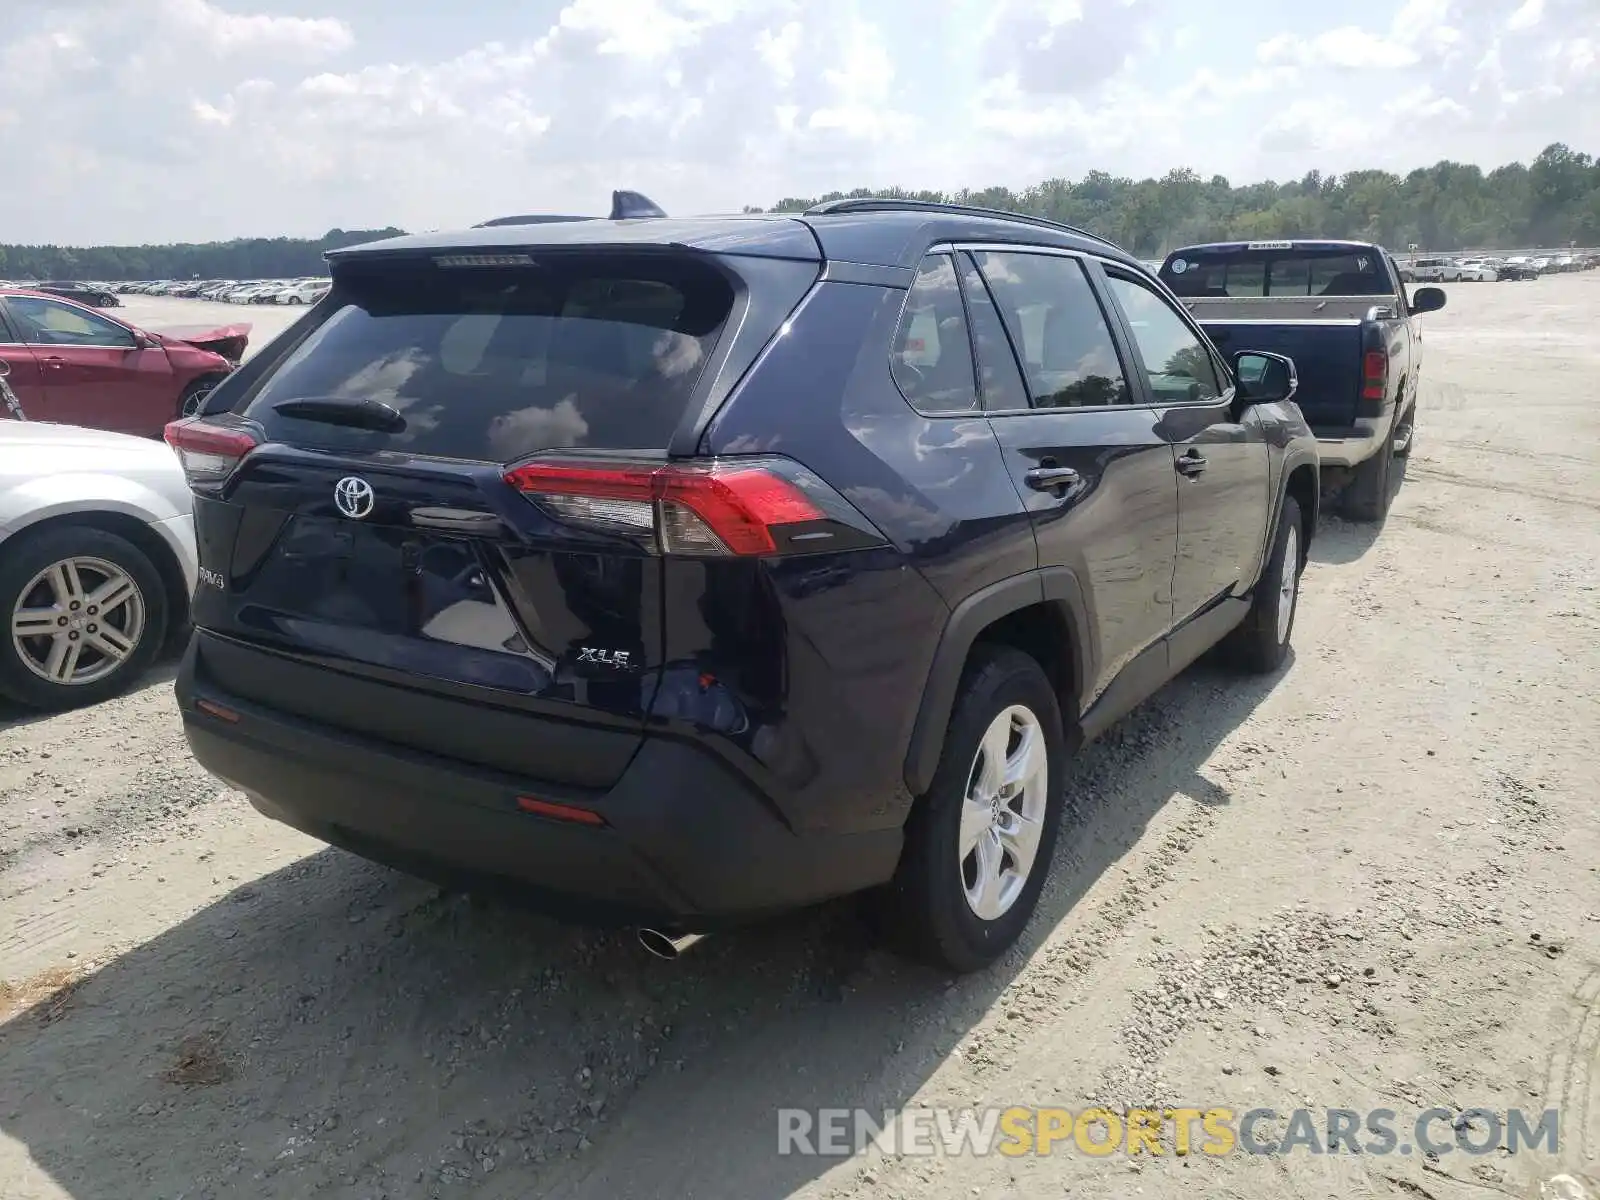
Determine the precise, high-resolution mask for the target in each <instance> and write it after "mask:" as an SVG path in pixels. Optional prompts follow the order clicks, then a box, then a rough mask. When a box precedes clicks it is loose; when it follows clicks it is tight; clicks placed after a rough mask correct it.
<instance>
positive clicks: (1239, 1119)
mask: <svg viewBox="0 0 1600 1200" xmlns="http://www.w3.org/2000/svg"><path fill="white" fill-rule="evenodd" d="M1559 1142H1560V1118H1559V1115H1558V1113H1557V1110H1555V1109H1545V1110H1544V1111H1543V1112H1539V1113H1534V1112H1529V1111H1524V1110H1522V1109H1511V1110H1509V1111H1507V1112H1500V1111H1496V1110H1493V1109H1488V1108H1469V1109H1463V1110H1461V1111H1456V1110H1453V1109H1447V1108H1429V1109H1424V1110H1422V1111H1420V1112H1418V1113H1416V1114H1415V1115H1412V1116H1403V1115H1402V1114H1400V1113H1398V1112H1396V1111H1395V1110H1393V1109H1388V1108H1375V1109H1371V1110H1368V1111H1366V1112H1362V1111H1359V1110H1357V1109H1353V1108H1324V1109H1311V1108H1297V1109H1292V1110H1289V1111H1287V1112H1284V1113H1279V1112H1276V1111H1275V1110H1273V1109H1269V1108H1251V1109H1246V1110H1244V1111H1243V1112H1240V1111H1239V1110H1237V1109H1233V1108H1222V1107H1213V1108H1166V1109H1155V1108H1149V1109H1140V1108H1134V1109H1127V1110H1124V1111H1121V1112H1113V1111H1111V1110H1109V1109H1104V1108H1085V1109H1079V1110H1073V1109H1067V1108H1024V1107H1011V1108H986V1109H970V1108H968V1109H953V1108H909V1109H904V1110H901V1111H899V1112H894V1111H888V1112H876V1113H874V1112H869V1111H868V1110H866V1109H852V1108H822V1109H804V1108H784V1109H779V1110H778V1153H779V1154H782V1155H791V1154H799V1155H812V1156H817V1157H838V1158H845V1157H849V1156H851V1155H854V1154H859V1153H861V1152H862V1151H864V1150H866V1149H867V1148H868V1147H877V1148H878V1149H879V1150H881V1151H883V1152H884V1153H886V1154H903V1155H913V1156H915V1155H921V1156H943V1157H951V1158H954V1157H964V1156H973V1157H983V1156H986V1155H990V1154H1001V1155H1006V1156H1011V1157H1021V1156H1024V1155H1050V1154H1062V1153H1067V1154H1085V1155H1089V1156H1091V1157H1101V1158H1103V1157H1109V1156H1111V1155H1117V1154H1121V1155H1128V1156H1135V1155H1141V1154H1150V1155H1163V1154H1173V1155H1187V1154H1205V1155H1211V1156H1216V1157H1220V1156H1223V1155H1229V1154H1240V1153H1243V1154H1266V1155H1275V1154H1371V1155H1389V1154H1399V1155H1411V1154H1429V1155H1434V1156H1439V1155H1445V1154H1470V1155H1486V1154H1494V1153H1497V1152H1499V1151H1501V1150H1502V1149H1503V1150H1505V1151H1507V1152H1509V1153H1512V1154H1516V1153H1520V1152H1522V1151H1524V1150H1527V1151H1534V1150H1544V1151H1546V1152H1548V1153H1550V1154H1554V1153H1556V1151H1557V1150H1558V1149H1559Z"/></svg>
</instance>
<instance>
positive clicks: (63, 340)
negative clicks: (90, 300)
mask: <svg viewBox="0 0 1600 1200" xmlns="http://www.w3.org/2000/svg"><path fill="white" fill-rule="evenodd" d="M7 304H8V306H9V307H10V309H11V313H12V316H14V317H15V318H16V320H17V323H18V324H19V325H21V326H22V336H23V338H24V339H25V340H26V341H27V342H29V343H30V344H31V345H35V346H109V347H127V348H128V349H132V348H133V347H134V346H135V345H137V342H135V340H134V336H133V332H132V331H131V330H129V329H128V328H127V327H125V326H122V325H118V324H117V323H116V322H115V321H108V320H106V319H105V318H104V317H97V316H95V315H94V314H93V313H90V312H86V311H84V310H83V309H81V308H78V307H76V306H75V305H71V304H62V303H60V302H59V301H56V300H42V299H40V298H38V297H36V296H13V297H12V298H11V299H10V300H9V301H7Z"/></svg>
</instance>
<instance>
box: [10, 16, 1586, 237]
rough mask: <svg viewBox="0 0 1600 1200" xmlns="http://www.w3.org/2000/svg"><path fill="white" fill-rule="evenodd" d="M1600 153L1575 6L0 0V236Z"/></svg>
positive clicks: (428, 223)
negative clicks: (1089, 174)
mask: <svg viewBox="0 0 1600 1200" xmlns="http://www.w3.org/2000/svg"><path fill="white" fill-rule="evenodd" d="M1558 140H1559V141H1566V142H1568V143H1570V144H1572V145H1573V146H1574V147H1575V148H1577V149H1581V150H1585V151H1588V152H1590V153H1600V0H1342V2H1341V3H1338V4H1336V5H1318V4H1311V3H1307V2H1305V0H942V3H941V0H569V2H567V3H562V0H458V2H457V3H453V4H450V3H439V2H438V0H426V2H424V0H15V2H14V3H11V4H7V5H6V6H5V18H4V19H3V20H0V178H3V179H4V186H3V187H0V242H33V241H53V242H61V243H73V244H83V243H105V242H132V241H173V240H208V239H211V238H220V237H232V236H244V235H272V234H280V233H284V234H297V235H302V234H310V235H317V234H320V233H322V232H323V231H324V230H326V229H328V228H331V227H334V226H340V227H344V228H371V227H376V226H382V225H387V224H395V225H400V226H403V227H406V228H412V229H427V228H438V227H442V226H450V225H459V224H464V223H470V222H473V221H477V220H481V219H484V218H486V217H490V216H494V215H496V214H501V213H506V212H526V211H530V210H533V211H537V210H541V209H544V210H551V209H554V210H565V211H579V212H594V211H600V210H603V208H604V206H605V205H606V204H607V203H608V202H609V195H610V189H611V188H613V187H634V188H639V189H642V190H644V191H645V192H647V193H648V194H649V195H651V196H652V197H654V198H655V199H656V200H657V201H658V202H660V203H661V204H662V205H663V206H664V207H666V208H667V209H668V211H672V212H683V213H688V212H715V211H729V210H737V209H738V208H739V207H740V206H742V205H744V204H760V205H767V204H772V203H775V202H776V201H777V200H779V199H781V198H783V197H785V196H792V195H802V196H803V195H813V194H816V193H819V192H822V191H826V190H829V189H834V188H849V187H854V186H872V185H879V186H881V185H885V184H901V185H906V186H916V187H940V188H953V187H960V186H964V185H970V186H983V185H986V184H991V183H1004V184H1009V185H1013V186H1022V185H1025V184H1028V183H1030V182H1035V181H1037V180H1040V179H1043V178H1047V177H1051V176H1060V175H1066V176H1069V177H1077V176H1081V175H1082V174H1083V173H1084V172H1086V171H1088V170H1090V169H1092V168H1101V169H1104V170H1108V171H1111V172H1114V173H1117V174H1129V175H1136V176H1142V175H1149V174H1160V173H1162V172H1164V171H1166V170H1167V169H1169V168H1171V167H1174V166H1180V165H1187V166H1192V167H1194V168H1196V169H1197V170H1200V171H1201V172H1203V173H1205V174H1208V175H1209V174H1212V173H1216V172H1221V173H1223V174H1225V175H1227V176H1228V177H1229V178H1230V179H1232V180H1233V181H1234V182H1235V183H1240V182H1245V181H1249V180H1255V179H1260V178H1269V177H1272V178H1284V177H1298V176H1299V175H1301V174H1303V173H1304V172H1305V171H1307V170H1308V169H1310V168H1312V167H1318V168H1320V169H1322V170H1323V171H1325V172H1328V171H1332V172H1338V171H1345V170H1350V169H1353V168H1357V167H1367V166H1382V167H1387V168H1390V169H1393V170H1397V171H1405V170H1407V169H1409V168H1411V167H1413V166H1417V165H1422V164H1425V163H1429V162H1432V161H1435V160H1437V159H1439V158H1445V157H1448V158H1455V159H1459V160H1464V161H1470V162H1477V163H1481V164H1485V165H1495V164H1498V163H1500V162H1504V161H1507V160H1509V159H1515V158H1521V159H1527V158H1530V157H1531V156H1532V155H1534V154H1536V153H1537V152H1538V151H1539V150H1540V149H1541V148H1542V147H1543V146H1545V145H1546V144H1547V143H1549V142H1552V141H1558Z"/></svg>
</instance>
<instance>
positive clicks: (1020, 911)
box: [878, 644, 1067, 972]
mask: <svg viewBox="0 0 1600 1200" xmlns="http://www.w3.org/2000/svg"><path fill="white" fill-rule="evenodd" d="M1012 705H1021V706H1023V707H1025V708H1027V709H1028V710H1030V711H1031V712H1032V713H1033V715H1034V716H1035V717H1036V718H1037V720H1038V725H1039V729H1040V731H1041V733H1042V735H1043V740H1044V749H1045V755H1046V758H1045V779H1046V783H1045V787H1044V791H1045V797H1044V811H1043V815H1042V818H1041V829H1040V835H1039V845H1038V849H1037V850H1036V852H1035V854H1034V859H1033V865H1032V868H1031V870H1030V872H1029V874H1028V876H1027V877H1026V879H1025V881H1024V883H1023V886H1022V889H1021V891H1020V892H1019V893H1018V894H1017V896H1016V899H1015V900H1014V901H1013V902H1012V904H1011V906H1010V907H1009V908H1008V909H1006V911H1005V912H1004V913H1002V914H1001V915H1000V916H999V917H997V918H995V919H993V920H984V919H982V918H980V917H979V916H978V915H977V914H976V913H975V912H974V911H973V909H972V907H971V905H969V904H968V902H967V897H966V891H965V887H964V883H963V875H962V872H963V870H964V866H963V863H962V861H961V858H960V855H959V853H958V848H959V840H960V834H961V814H962V808H963V806H964V803H965V800H966V796H967V789H968V785H969V783H970V781H971V778H972V773H973V771H974V769H975V768H976V765H977V759H978V753H979V747H980V744H981V742H982V740H983V736H984V734H985V732H986V731H987V730H988V729H989V726H990V725H991V723H993V722H994V721H995V720H996V719H997V718H998V717H999V716H1000V714H1002V713H1003V712H1004V711H1005V710H1006V709H1007V708H1009V707H1011V706H1012ZM1066 762H1067V750H1066V739H1065V737H1064V736H1063V734H1062V730H1061V711H1060V707H1059V705H1058V702H1057V700H1056V695H1055V690H1054V689H1053V688H1052V687H1051V686H1050V680H1049V679H1048V678H1047V677H1046V675H1045V673H1044V671H1043V670H1042V669H1041V668H1040V666H1039V664H1038V663H1037V662H1035V661H1034V660H1033V659H1032V658H1030V657H1029V656H1028V655H1026V654H1024V653H1022V652H1021V651H1020V650H1014V649H1012V648H1010V647H1007V646H986V645H982V644H980V645H979V646H977V647H975V648H974V650H973V653H972V657H971V661H969V662H968V664H967V669H966V673H965V674H964V675H963V677H962V681H961V689H960V691H959V693H958V695H957V698H956V703H955V709H954V711H953V712H952V713H951V715H950V725H949V728H948V729H947V731H946V733H945V740H944V749H943V752H942V753H941V755H940V758H939V766H938V769H937V771H935V773H934V777H933V784H932V786H931V787H929V789H928V792H927V794H926V795H925V796H923V797H922V798H921V799H920V800H918V802H917V804H916V806H915V808H913V810H912V813H911V817H910V819H909V820H908V821H907V822H906V829H905V847H904V849H903V850H902V851H901V855H900V865H899V868H898V869H897V870H896V872H895V877H894V879H893V881H892V882H891V883H890V884H889V886H888V888H886V889H885V891H884V894H883V895H882V897H881V898H880V899H881V905H880V911H879V914H878V916H879V920H880V923H881V925H882V927H883V932H884V934H885V936H886V937H888V938H889V939H890V940H892V941H893V942H895V943H896V944H898V945H899V946H900V948H901V949H903V950H904V951H906V952H907V953H908V954H910V955H912V956H913V957H916V958H920V959H922V960H923V961H925V962H928V963H931V964H932V965H934V966H936V967H940V968H943V969H945V970H950V971H956V972H967V971H976V970H979V969H981V968H983V967H986V966H988V965H989V964H990V963H991V962H993V961H994V960H995V959H996V958H998V957H999V956H1000V955H1001V954H1003V953H1004V952H1005V951H1006V950H1007V949H1009V948H1010V947H1011V946H1012V945H1013V944H1014V943H1015V942H1016V940H1017V938H1018V937H1020V936H1021V934H1022V931H1023V929H1024V927H1025V926H1026V925H1027V923H1028V920H1029V918H1030V917H1032V915H1033V910H1034V908H1035V907H1036V906H1037V905H1038V903H1039V893H1040V891H1041V889H1042V888H1043V887H1044V880H1045V876H1046V875H1048V874H1049V870H1050V859H1051V855H1052V853H1053V851H1054V849H1055V842H1056V834H1057V831H1058V830H1059V828H1060V824H1061V808H1062V797H1061V780H1062V777H1063V775H1064V773H1065V770H1066Z"/></svg>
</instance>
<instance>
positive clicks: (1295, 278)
mask: <svg viewBox="0 0 1600 1200" xmlns="http://www.w3.org/2000/svg"><path fill="white" fill-rule="evenodd" d="M1161 281H1162V282H1163V283H1165V284H1166V285H1167V286H1168V287H1169V288H1171V289H1172V290H1173V292H1175V293H1176V294H1177V295H1179V296H1182V297H1184V298H1186V299H1189V298H1195V297H1206V296H1210V297H1249V296H1392V295H1394V286H1393V284H1392V283H1391V282H1390V280H1389V273H1388V270H1387V269H1386V268H1385V266H1384V262H1383V257H1382V255H1381V254H1379V253H1378V251H1376V250H1373V249H1365V248H1361V247H1339V248H1328V249H1313V248H1311V247H1295V248H1291V249H1276V250H1265V249H1254V250H1252V249H1247V248H1244V247H1239V248H1228V249H1209V248H1206V247H1201V248H1198V249H1193V250H1179V251H1177V252H1175V253H1174V254H1172V255H1169V256H1168V258H1167V260H1166V262H1164V263H1162V265H1161Z"/></svg>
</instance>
